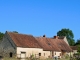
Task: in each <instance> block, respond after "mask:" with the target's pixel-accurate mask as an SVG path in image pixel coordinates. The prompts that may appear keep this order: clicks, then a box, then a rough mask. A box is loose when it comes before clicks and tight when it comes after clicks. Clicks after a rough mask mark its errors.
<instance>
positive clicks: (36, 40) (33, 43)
mask: <svg viewBox="0 0 80 60" xmlns="http://www.w3.org/2000/svg"><path fill="white" fill-rule="evenodd" d="M7 34H8V35H9V36H10V37H11V39H12V40H13V42H14V43H15V44H16V46H17V47H27V48H43V50H47V51H72V49H71V48H70V46H68V45H67V44H66V42H65V41H64V40H63V39H52V38H47V37H33V36H32V35H26V34H18V33H13V32H7Z"/></svg>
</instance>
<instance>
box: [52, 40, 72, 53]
mask: <svg viewBox="0 0 80 60" xmlns="http://www.w3.org/2000/svg"><path fill="white" fill-rule="evenodd" d="M52 41H53V42H55V43H56V44H57V46H58V48H59V49H60V50H62V51H67V52H69V51H72V49H71V48H70V46H69V45H68V44H67V43H66V42H65V41H64V40H63V39H53V40H52Z"/></svg>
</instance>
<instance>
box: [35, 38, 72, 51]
mask: <svg viewBox="0 0 80 60" xmlns="http://www.w3.org/2000/svg"><path fill="white" fill-rule="evenodd" d="M36 40H37V41H38V43H39V44H40V45H41V47H42V48H43V49H44V50H54V51H67V52H68V51H72V49H71V48H70V46H68V45H67V44H66V42H65V41H64V40H63V39H52V38H46V37H37V38H36Z"/></svg>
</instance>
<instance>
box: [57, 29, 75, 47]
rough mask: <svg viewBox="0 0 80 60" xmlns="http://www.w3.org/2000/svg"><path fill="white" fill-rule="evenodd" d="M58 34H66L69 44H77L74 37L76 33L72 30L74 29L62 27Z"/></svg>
mask: <svg viewBox="0 0 80 60" xmlns="http://www.w3.org/2000/svg"><path fill="white" fill-rule="evenodd" d="M57 36H66V38H67V40H68V43H69V45H71V46H72V45H74V44H75V40H74V39H73V38H74V34H73V32H72V30H70V29H66V28H65V29H61V30H60V31H58V32H57Z"/></svg>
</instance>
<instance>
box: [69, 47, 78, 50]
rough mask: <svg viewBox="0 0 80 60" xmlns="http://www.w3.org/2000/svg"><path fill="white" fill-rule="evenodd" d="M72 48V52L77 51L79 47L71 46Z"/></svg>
mask: <svg viewBox="0 0 80 60" xmlns="http://www.w3.org/2000/svg"><path fill="white" fill-rule="evenodd" d="M70 47H71V48H72V50H77V49H78V47H77V46H70Z"/></svg>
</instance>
